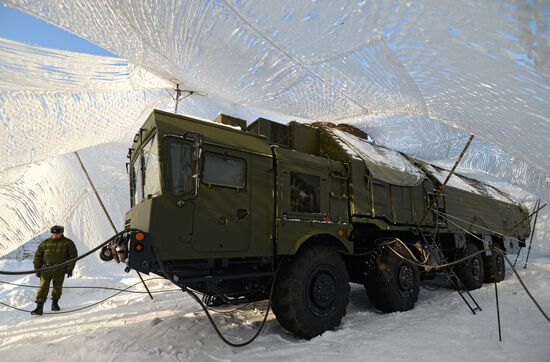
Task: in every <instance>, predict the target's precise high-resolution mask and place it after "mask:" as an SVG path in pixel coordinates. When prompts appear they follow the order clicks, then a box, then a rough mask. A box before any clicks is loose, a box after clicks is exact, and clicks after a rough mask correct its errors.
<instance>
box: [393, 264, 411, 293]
mask: <svg viewBox="0 0 550 362" xmlns="http://www.w3.org/2000/svg"><path fill="white" fill-rule="evenodd" d="M413 283H414V272H413V270H412V268H411V267H410V266H409V265H407V264H402V265H401V266H400V267H399V270H398V271H397V285H398V286H399V290H400V291H402V292H407V291H409V290H410V289H411V288H412V286H413Z"/></svg>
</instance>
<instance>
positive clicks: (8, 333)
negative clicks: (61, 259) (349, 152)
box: [0, 255, 550, 361]
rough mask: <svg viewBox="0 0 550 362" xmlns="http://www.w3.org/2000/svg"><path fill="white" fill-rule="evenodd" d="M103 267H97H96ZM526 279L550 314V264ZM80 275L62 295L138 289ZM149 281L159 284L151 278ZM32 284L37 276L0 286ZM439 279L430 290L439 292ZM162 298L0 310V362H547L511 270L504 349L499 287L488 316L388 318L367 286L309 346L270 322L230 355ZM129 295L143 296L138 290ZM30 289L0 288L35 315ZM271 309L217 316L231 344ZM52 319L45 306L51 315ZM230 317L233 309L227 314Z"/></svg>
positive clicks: (481, 293)
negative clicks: (57, 310) (56, 310)
mask: <svg viewBox="0 0 550 362" xmlns="http://www.w3.org/2000/svg"><path fill="white" fill-rule="evenodd" d="M98 263H101V262H100V261H98ZM518 265H519V266H520V268H519V270H520V274H521V276H522V277H523V278H524V280H525V283H526V284H527V286H528V287H529V288H530V290H531V292H532V293H533V294H534V296H535V298H537V300H538V301H539V303H540V304H541V306H542V307H543V309H544V310H546V312H547V313H548V311H550V256H549V255H546V256H540V255H539V256H537V257H534V258H532V259H531V260H530V262H529V265H528V268H527V269H526V270H524V269H522V266H523V264H519V263H518ZM30 267H31V263H30V261H24V262H16V261H6V260H4V261H2V262H1V263H0V269H2V270H5V269H10V270H21V269H29V268H30ZM118 267H120V268H119V269H120V272H116V273H113V275H111V276H105V275H102V276H97V277H93V276H86V277H84V276H80V277H76V278H71V279H66V284H65V286H108V287H115V288H125V287H127V286H129V285H132V284H134V283H137V282H139V279H138V278H137V277H136V276H135V274H132V273H130V274H125V273H123V272H122V271H121V270H122V266H121V265H118ZM150 277H154V276H153V275H151V276H150ZM1 280H4V281H12V282H15V283H21V284H26V285H36V284H37V281H38V279H37V278H36V277H34V276H26V277H23V278H17V277H11V278H5V277H4V278H2V279H1ZM439 284H440V281H439V280H434V281H432V282H430V284H427V286H429V287H431V288H433V287H437V286H438V285H439ZM148 285H149V286H150V288H151V289H152V290H156V291H158V290H167V291H166V292H165V293H156V294H155V295H154V297H155V299H154V300H152V301H151V300H150V299H149V297H148V296H147V294H130V293H123V294H120V295H118V296H116V297H114V298H112V299H109V300H108V301H106V302H104V303H101V304H99V305H97V306H94V307H92V308H89V309H85V310H82V311H79V312H75V313H69V314H53V315H52V314H49V315H44V316H41V317H32V316H30V315H29V314H28V313H23V312H19V311H15V310H10V309H8V308H6V307H3V306H0V360H2V361H16V360H17V361H53V360H56V361H59V360H65V361H92V360H93V361H115V360H116V361H159V360H167V361H187V360H198V361H202V360H218V361H219V360H223V361H229V360H234V361H243V360H250V361H255V360H259V359H262V360H266V361H273V360H278V361H283V360H302V361H305V360H307V361H333V360H335V359H338V360H341V361H359V360H362V361H365V360H378V361H380V360H383V361H420V360H422V361H442V360H443V361H465V360H478V361H548V356H549V355H550V344H549V343H548V341H549V340H550V324H549V323H548V322H547V321H546V320H544V318H543V317H542V316H541V314H540V313H539V311H538V310H537V309H536V308H535V306H534V305H533V304H532V302H531V301H530V300H529V298H528V296H527V295H526V293H525V292H524V291H523V289H521V286H520V284H519V282H518V281H517V279H516V278H515V276H513V275H511V271H509V270H508V276H507V278H506V280H505V281H503V282H501V283H500V284H499V289H498V291H499V297H500V313H501V319H502V337H503V341H502V342H499V341H498V331H497V320H496V306H495V293H494V286H493V285H491V284H486V285H484V287H483V288H481V289H479V290H476V291H474V292H472V294H473V296H474V297H475V299H476V300H477V301H478V303H479V304H480V306H481V308H482V309H483V311H482V312H478V313H477V314H476V315H473V314H472V313H471V312H470V311H469V310H468V308H467V307H466V305H465V304H464V303H463V302H462V300H461V298H460V296H459V295H458V294H457V293H456V292H455V291H453V290H451V289H449V288H446V287H443V288H441V289H439V290H437V291H428V290H426V289H421V292H420V296H419V300H418V303H417V304H416V306H415V308H414V309H413V310H411V311H408V312H402V313H391V314H383V313H381V312H379V311H377V310H376V309H375V308H374V307H373V306H372V305H371V304H370V303H369V300H368V298H367V297H366V294H365V293H364V289H363V287H362V286H358V285H353V284H352V290H351V302H350V305H349V306H348V313H347V315H346V316H345V317H344V320H343V323H342V325H341V326H340V327H339V328H338V329H337V330H335V331H330V332H326V333H324V334H323V335H321V336H319V337H316V338H314V339H312V340H309V341H308V340H301V339H296V338H295V337H294V336H292V335H291V334H289V333H288V332H287V331H286V330H285V329H283V328H282V327H281V326H280V325H279V324H278V322H277V321H276V320H275V318H274V316H273V315H272V314H270V316H269V318H268V321H267V323H266V327H265V329H264V331H262V333H261V334H260V336H259V337H258V338H257V339H256V341H254V342H253V343H252V344H251V345H249V346H247V347H243V348H232V347H229V346H227V345H225V344H224V343H223V342H222V341H221V340H220V339H219V338H218V337H217V335H216V334H215V333H214V331H213V329H212V327H211V326H210V323H209V322H208V320H207V318H206V316H205V315H204V313H203V312H202V310H201V308H200V307H199V305H198V304H196V303H195V302H194V301H193V300H192V299H191V298H190V297H189V296H188V295H187V294H184V293H182V292H181V291H178V290H174V286H173V285H171V284H170V283H169V282H167V281H165V280H159V279H154V280H151V281H149V282H148ZM131 290H137V291H143V290H144V289H143V287H142V286H141V285H138V286H136V288H134V289H131ZM34 293H35V291H34V289H31V288H21V287H14V286H11V285H6V284H2V285H0V301H2V302H5V303H10V304H14V305H17V306H18V307H20V308H25V309H32V308H33V307H34V303H33V302H34ZM114 293H116V291H112V290H98V289H67V288H66V289H64V294H63V297H62V298H61V301H60V305H61V308H62V311H63V310H65V311H66V310H70V309H75V308H79V307H82V306H85V305H89V304H92V303H95V302H97V301H100V300H101V299H104V298H106V297H108V296H110V295H112V294H114ZM266 304H267V303H266V302H265V301H263V302H257V303H253V304H251V305H249V306H247V307H245V308H244V309H242V310H238V311H234V312H232V313H223V314H222V313H218V314H215V317H214V318H215V320H216V322H217V323H218V325H219V326H220V328H221V330H222V332H223V333H224V334H225V335H226V336H227V337H228V338H229V339H230V340H232V341H234V342H243V341H245V340H247V339H248V338H249V337H250V336H252V335H253V334H254V332H255V331H256V329H257V328H258V327H259V325H260V324H261V321H262V317H263V313H264V311H265V308H266ZM45 307H46V308H45V311H47V312H49V307H50V305H49V301H48V303H47V304H46V306H45ZM229 309H232V308H229Z"/></svg>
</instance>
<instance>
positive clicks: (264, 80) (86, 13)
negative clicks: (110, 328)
mask: <svg viewBox="0 0 550 362" xmlns="http://www.w3.org/2000/svg"><path fill="white" fill-rule="evenodd" d="M6 2H7V3H8V4H10V5H12V6H14V7H16V8H19V9H21V10H23V11H25V12H27V13H30V14H33V15H35V16H37V17H40V18H42V19H44V20H46V21H49V22H51V23H53V24H55V25H57V26H60V27H62V28H64V29H66V30H68V31H71V32H73V33H75V34H78V35H80V36H82V37H84V38H86V39H88V40H90V41H91V42H93V43H95V44H97V45H100V46H102V47H104V48H106V49H108V50H110V51H111V52H113V53H115V54H117V55H119V56H121V57H122V58H123V59H127V61H121V60H120V59H113V58H104V57H94V56H86V55H78V56H77V55H75V54H74V53H70V54H69V53H68V52H60V51H51V50H45V49H38V48H34V47H27V46H23V45H21V44H17V43H14V42H9V41H2V42H1V43H0V79H1V80H0V125H1V130H2V133H1V134H0V153H1V154H3V155H7V157H3V158H2V159H0V169H6V168H10V167H13V166H17V165H21V164H25V163H28V162H33V161H38V160H45V159H48V158H49V157H52V156H55V155H57V154H61V153H65V152H69V151H72V150H76V149H79V148H83V147H87V146H91V145H95V144H99V143H106V142H111V141H113V140H116V139H120V138H124V137H125V135H126V134H127V133H128V132H129V130H130V129H132V127H135V126H136V125H139V124H140V123H141V122H143V120H144V116H143V113H144V112H145V113H147V112H148V111H149V110H150V109H151V108H152V107H155V106H159V105H161V104H166V103H167V102H170V101H171V99H170V97H169V96H168V94H167V93H166V91H165V89H166V88H173V87H174V86H173V84H174V83H180V84H182V87H183V88H184V89H190V90H194V91H199V93H197V94H204V96H202V97H200V96H197V94H195V95H193V96H191V97H189V98H187V99H185V100H184V101H183V102H184V105H183V106H182V111H184V112H186V113H196V112H198V113H201V114H198V115H201V116H204V115H207V116H208V117H210V116H211V115H212V114H214V115H215V114H216V113H217V111H218V110H219V109H224V110H225V112H226V113H230V112H231V110H232V109H233V110H234V112H233V113H235V115H237V116H241V117H243V116H246V111H244V110H247V109H248V110H253V111H255V112H262V113H264V114H271V115H275V116H277V117H279V118H282V119H286V120H291V119H299V120H307V121H318V120H322V121H331V122H334V123H342V122H345V123H350V124H353V125H355V126H357V127H359V128H361V129H363V130H365V131H367V132H368V133H369V134H370V135H371V136H372V137H373V138H374V139H375V140H376V141H377V142H378V143H380V144H383V145H385V146H387V147H390V148H394V149H398V150H400V151H405V152H407V153H411V154H413V155H415V156H417V157H420V158H422V159H425V160H428V161H431V162H436V163H438V164H440V165H443V166H449V165H451V164H452V163H453V162H454V160H455V159H456V157H457V156H458V154H459V153H460V151H461V149H462V147H463V145H464V144H465V142H466V139H467V136H468V135H469V134H470V133H473V134H474V135H476V139H475V140H474V143H473V144H472V146H471V148H470V150H469V152H468V153H467V154H466V156H465V159H464V160H463V163H462V170H463V171H464V170H473V171H477V172H481V173H482V174H484V175H486V176H485V177H486V178H487V179H492V180H505V181H508V182H511V183H513V184H515V185H519V186H521V187H523V188H525V189H527V190H529V191H530V192H532V193H534V194H537V195H538V196H539V197H542V198H544V199H546V200H549V199H550V158H549V157H548V149H550V147H549V146H550V141H549V140H550V119H549V115H550V103H549V102H550V50H549V45H548V44H549V41H548V22H549V20H548V17H549V14H548V2H545V1H541V0H535V1H517V2H516V1H506V0H494V1H461V2H455V1H451V0H447V1H436V0H426V1H423V2H419V3H412V2H409V1H404V0H396V1H392V2H389V1H378V2H376V1H375V2H366V1H358V2H347V1H312V2H308V1H246V0H245V1H228V0H220V1H207V0H203V1H200V0H197V1H189V2H187V1H185V2H182V1H176V0H173V1H153V0H147V1H141V0H140V1H137V0H135V1H124V2H119V1H108V0H103V1H93V2H90V1H86V0H51V1H45V0H42V1H34V0H33V1H30V0H28V1H25V0H8V1H6ZM222 105H223V106H222ZM248 115H250V114H248ZM211 118H213V117H211ZM132 130H133V129H132ZM60 138H61V139H63V140H64V141H63V142H61V143H60V142H57V141H58V140H59V139H60ZM52 144H55V145H56V146H55V147H51V145H52Z"/></svg>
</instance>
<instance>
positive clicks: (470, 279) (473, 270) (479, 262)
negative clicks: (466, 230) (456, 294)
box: [454, 242, 484, 290]
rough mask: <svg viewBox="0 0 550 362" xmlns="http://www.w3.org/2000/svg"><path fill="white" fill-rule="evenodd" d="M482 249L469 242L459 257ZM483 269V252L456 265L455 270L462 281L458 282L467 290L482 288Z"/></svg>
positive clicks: (459, 285) (460, 286)
mask: <svg viewBox="0 0 550 362" xmlns="http://www.w3.org/2000/svg"><path fill="white" fill-rule="evenodd" d="M480 250H481V249H480V248H479V247H478V246H477V245H476V244H474V243H471V242H468V245H467V246H466V248H465V249H464V251H463V252H462V253H461V254H460V256H459V258H464V257H467V256H469V255H472V254H475V253H477V252H479V251H480ZM483 270H484V268H483V257H482V256H481V254H477V255H476V256H473V257H471V258H469V259H467V260H465V261H464V262H462V263H460V264H458V265H457V266H455V268H454V272H455V274H456V276H457V277H458V279H460V282H462V283H460V282H458V287H459V288H461V289H466V290H474V289H479V288H481V286H482V285H483V274H484V272H483Z"/></svg>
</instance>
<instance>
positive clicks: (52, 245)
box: [34, 236, 77, 272]
mask: <svg viewBox="0 0 550 362" xmlns="http://www.w3.org/2000/svg"><path fill="white" fill-rule="evenodd" d="M76 257H77V251H76V246H75V245H74V242H73V241H72V240H71V239H69V238H66V237H65V236H62V237H61V238H60V239H59V240H55V239H52V238H48V239H46V240H44V241H42V242H41V243H40V245H39V246H38V249H37V250H36V253H35V254H34V268H35V269H40V268H45V267H49V266H52V265H57V264H61V263H64V262H66V261H67V260H70V259H74V258H76ZM75 264H76V262H72V263H70V264H68V265H66V266H65V267H64V268H61V270H64V271H65V272H68V271H71V270H73V269H74V266H75Z"/></svg>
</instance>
